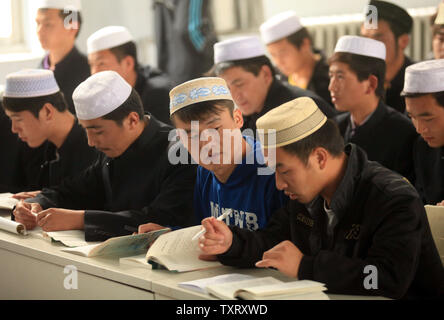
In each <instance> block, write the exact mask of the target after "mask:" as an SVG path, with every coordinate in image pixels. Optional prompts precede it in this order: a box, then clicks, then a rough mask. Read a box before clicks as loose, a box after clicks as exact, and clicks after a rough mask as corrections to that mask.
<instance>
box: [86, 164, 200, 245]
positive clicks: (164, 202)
mask: <svg viewBox="0 0 444 320" xmlns="http://www.w3.org/2000/svg"><path fill="white" fill-rule="evenodd" d="M195 178H196V166H195V165H174V166H173V165H169V170H168V172H167V176H166V177H165V179H164V181H163V183H162V187H161V190H160V192H159V194H158V196H157V197H156V198H155V199H154V201H152V202H151V203H150V204H149V206H147V207H144V208H141V209H140V210H128V211H121V212H107V211H98V210H87V211H86V212H85V239H86V241H103V240H106V239H108V238H110V237H116V236H122V235H128V234H131V233H132V231H130V230H131V229H135V228H137V227H138V226H139V225H141V224H145V223H155V224H159V225H162V226H174V227H188V226H191V225H197V224H198V223H197V221H196V219H195V216H194V214H193V208H192V206H193V192H194V183H195Z"/></svg>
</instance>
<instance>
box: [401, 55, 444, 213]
mask: <svg viewBox="0 0 444 320" xmlns="http://www.w3.org/2000/svg"><path fill="white" fill-rule="evenodd" d="M443 79H444V59H441V60H430V61H424V62H420V63H417V64H414V65H412V66H410V67H408V68H407V69H406V75H405V86H404V91H403V93H402V95H403V96H405V100H406V105H407V109H406V110H407V113H408V115H409V116H410V117H411V119H412V121H413V124H414V125H415V127H416V130H417V132H418V133H419V134H420V135H421V137H418V139H417V140H416V143H415V146H414V152H413V157H414V158H413V159H414V165H415V175H416V184H415V186H416V189H417V190H418V192H419V194H420V195H421V197H422V199H423V201H424V203H425V204H430V205H435V204H437V203H441V202H443V200H444V83H443ZM442 204H443V205H444V203H442Z"/></svg>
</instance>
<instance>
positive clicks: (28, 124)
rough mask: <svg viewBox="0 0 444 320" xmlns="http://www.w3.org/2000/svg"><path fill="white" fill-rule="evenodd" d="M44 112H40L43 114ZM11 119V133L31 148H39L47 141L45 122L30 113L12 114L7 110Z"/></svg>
mask: <svg viewBox="0 0 444 320" xmlns="http://www.w3.org/2000/svg"><path fill="white" fill-rule="evenodd" d="M43 112H44V111H43V110H42V111H40V114H42V113H43ZM5 113H6V115H7V116H8V117H9V119H11V131H12V132H13V133H15V134H17V135H18V137H19V138H20V140H22V141H23V142H25V143H27V144H28V146H29V147H30V148H38V147H40V146H41V145H42V144H43V143H44V142H45V141H46V140H47V131H46V129H47V125H46V123H45V121H43V120H41V118H42V117H41V116H40V114H39V118H36V117H35V116H34V115H33V114H32V113H31V112H30V111H21V112H12V111H9V110H5Z"/></svg>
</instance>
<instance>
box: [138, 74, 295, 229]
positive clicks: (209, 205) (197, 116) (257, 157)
mask: <svg viewBox="0 0 444 320" xmlns="http://www.w3.org/2000/svg"><path fill="white" fill-rule="evenodd" d="M170 97H171V119H172V122H173V123H174V125H175V126H176V129H177V132H178V135H179V137H180V140H181V142H182V144H183V145H184V146H185V148H186V149H187V150H188V152H189V153H190V155H191V157H192V158H193V160H194V161H195V162H197V163H198V164H199V167H198V170H197V179H196V185H195V189H194V199H193V208H194V213H195V216H196V219H197V220H198V221H201V220H203V219H205V218H208V217H214V218H217V217H220V216H221V215H222V214H223V213H225V212H229V214H227V216H226V217H224V219H223V222H225V223H226V224H227V225H233V226H237V227H239V228H242V229H248V230H258V229H261V228H263V227H265V225H266V224H267V221H268V220H269V219H270V217H271V214H272V213H273V212H274V211H275V210H276V209H279V208H281V207H283V206H284V205H285V203H286V202H287V201H288V197H287V196H285V194H284V193H283V192H282V191H278V190H277V188H276V186H275V182H274V179H275V177H274V173H273V172H272V171H271V170H269V168H267V167H266V165H265V161H264V157H263V153H262V148H261V145H260V143H259V142H258V141H256V140H254V139H253V138H252V137H249V136H243V135H242V132H241V128H242V126H243V117H242V113H241V111H240V110H239V109H238V108H237V107H235V105H234V102H233V99H232V97H231V94H230V91H229V90H228V87H227V84H226V82H225V81H224V80H223V79H221V78H200V79H196V80H193V81H189V82H186V83H184V84H182V85H180V86H178V87H176V88H174V89H173V90H172V91H171V93H170ZM161 228H163V227H161V226H159V225H155V224H147V225H142V226H140V227H139V232H140V233H144V232H149V231H153V230H157V229H161Z"/></svg>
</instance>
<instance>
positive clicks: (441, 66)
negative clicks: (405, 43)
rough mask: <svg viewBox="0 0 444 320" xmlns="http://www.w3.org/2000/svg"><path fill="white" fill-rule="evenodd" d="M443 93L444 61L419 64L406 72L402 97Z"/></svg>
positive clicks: (410, 67)
mask: <svg viewBox="0 0 444 320" xmlns="http://www.w3.org/2000/svg"><path fill="white" fill-rule="evenodd" d="M441 91H444V59H439V60H428V61H423V62H419V63H416V64H413V65H411V66H409V67H408V68H407V69H406V70H405V80H404V90H403V91H402V93H401V95H402V96H408V95H409V94H415V93H435V92H441Z"/></svg>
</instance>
